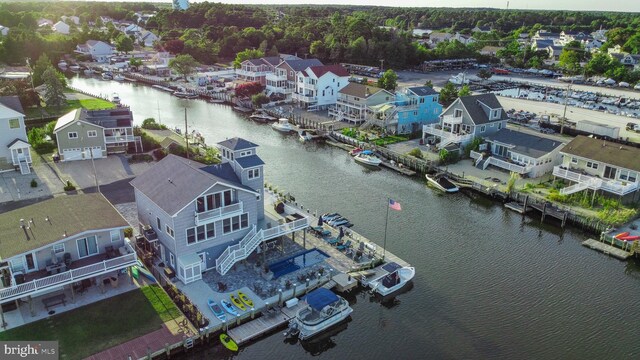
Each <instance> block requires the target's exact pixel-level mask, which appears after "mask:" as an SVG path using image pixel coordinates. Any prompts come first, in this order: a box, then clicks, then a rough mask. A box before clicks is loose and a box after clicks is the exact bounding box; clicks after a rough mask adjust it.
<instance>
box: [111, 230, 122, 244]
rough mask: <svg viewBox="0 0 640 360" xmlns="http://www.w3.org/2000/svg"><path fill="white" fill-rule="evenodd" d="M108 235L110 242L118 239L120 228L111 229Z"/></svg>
mask: <svg viewBox="0 0 640 360" xmlns="http://www.w3.org/2000/svg"><path fill="white" fill-rule="evenodd" d="M109 237H110V238H111V242H115V241H120V230H111V231H110V232H109Z"/></svg>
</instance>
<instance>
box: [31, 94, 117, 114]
mask: <svg viewBox="0 0 640 360" xmlns="http://www.w3.org/2000/svg"><path fill="white" fill-rule="evenodd" d="M81 107H82V108H85V109H89V110H97V109H113V108H115V107H116V106H115V105H114V104H113V103H112V102H110V101H106V100H102V99H81V100H67V105H66V106H61V107H60V108H57V107H43V108H37V107H30V108H27V109H26V110H25V111H26V115H27V118H28V119H29V118H39V117H40V116H44V117H49V116H62V115H64V114H66V113H68V112H69V111H71V110H73V109H77V108H81Z"/></svg>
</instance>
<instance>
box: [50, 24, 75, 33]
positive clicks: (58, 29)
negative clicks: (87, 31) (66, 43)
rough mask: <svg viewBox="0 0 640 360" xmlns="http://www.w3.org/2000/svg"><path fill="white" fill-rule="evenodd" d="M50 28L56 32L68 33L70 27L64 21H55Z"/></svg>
mask: <svg viewBox="0 0 640 360" xmlns="http://www.w3.org/2000/svg"><path fill="white" fill-rule="evenodd" d="M51 30H53V32H57V33H58V34H64V35H69V32H70V31H71V28H70V27H69V25H67V24H66V23H65V22H64V21H58V22H57V23H55V24H53V26H51Z"/></svg>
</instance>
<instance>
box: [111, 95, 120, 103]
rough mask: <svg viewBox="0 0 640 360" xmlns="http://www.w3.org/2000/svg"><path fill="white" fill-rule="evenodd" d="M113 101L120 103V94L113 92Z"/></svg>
mask: <svg viewBox="0 0 640 360" xmlns="http://www.w3.org/2000/svg"><path fill="white" fill-rule="evenodd" d="M111 102H112V103H114V104H120V96H119V95H118V93H113V94H111Z"/></svg>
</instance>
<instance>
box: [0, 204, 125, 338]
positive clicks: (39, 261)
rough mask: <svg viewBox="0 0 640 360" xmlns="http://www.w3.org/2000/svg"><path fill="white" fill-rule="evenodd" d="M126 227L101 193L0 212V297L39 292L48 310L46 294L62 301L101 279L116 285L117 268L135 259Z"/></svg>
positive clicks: (2, 300) (23, 299)
mask: <svg viewBox="0 0 640 360" xmlns="http://www.w3.org/2000/svg"><path fill="white" fill-rule="evenodd" d="M127 227H129V224H128V223H127V221H126V220H125V219H124V218H123V217H122V216H121V215H120V213H118V211H117V210H116V209H115V208H114V207H113V206H112V205H111V204H110V203H109V202H108V201H107V199H106V198H105V197H104V196H103V195H102V194H80V195H66V196H57V197H54V198H52V199H49V200H44V201H41V202H38V203H37V204H34V205H29V206H26V207H22V208H18V209H15V210H11V211H8V212H4V213H2V214H0V259H2V260H1V261H0V274H1V276H2V279H3V281H1V282H0V303H1V304H5V303H9V302H14V301H17V300H21V301H19V303H22V302H27V303H31V301H34V300H32V299H33V298H34V297H42V300H43V303H45V305H46V306H47V310H49V306H55V305H54V304H53V303H51V302H47V301H46V300H47V299H51V300H53V299H52V298H51V297H52V296H55V297H56V298H57V300H56V301H55V303H56V304H57V305H59V306H62V305H63V304H64V301H65V297H66V301H67V302H69V301H72V298H71V297H73V296H74V291H83V288H86V287H90V286H93V285H99V286H103V284H104V283H105V282H106V281H109V282H110V283H111V285H112V286H114V287H116V286H117V285H116V284H117V283H118V280H117V279H118V278H119V277H120V275H119V273H120V270H122V269H126V268H128V267H130V266H133V265H135V264H136V263H137V257H136V253H135V251H134V249H133V248H132V247H131V246H130V245H129V244H128V242H127V241H125V237H124V229H126V228H127ZM121 281H124V280H121ZM106 294H107V295H106V296H109V295H108V294H109V293H108V292H107V293H106ZM104 296H105V295H103V296H102V297H100V298H103V297H104ZM31 311H34V310H33V307H32V308H31ZM32 315H34V313H33V312H32ZM6 318H7V319H9V318H12V319H14V318H15V317H6ZM9 325H13V326H19V325H20V324H9Z"/></svg>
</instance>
